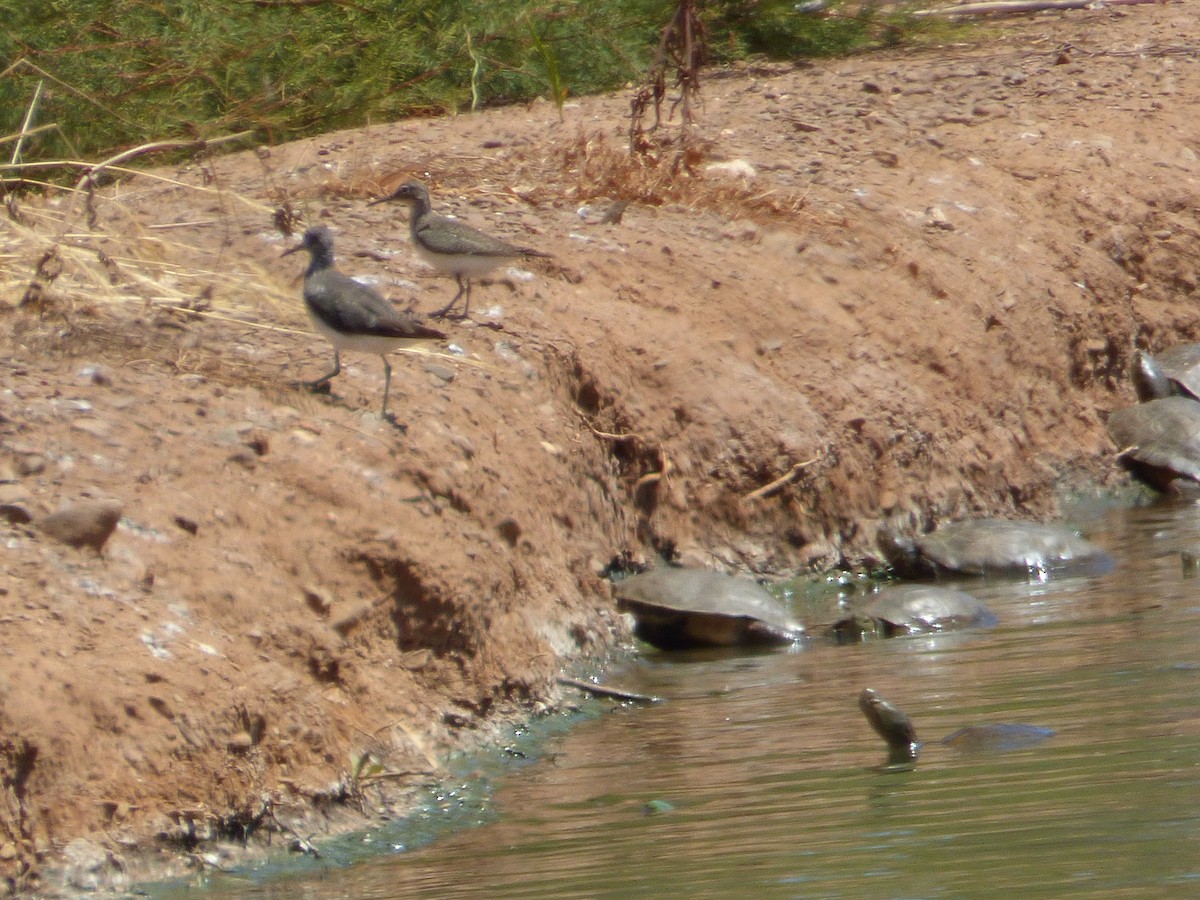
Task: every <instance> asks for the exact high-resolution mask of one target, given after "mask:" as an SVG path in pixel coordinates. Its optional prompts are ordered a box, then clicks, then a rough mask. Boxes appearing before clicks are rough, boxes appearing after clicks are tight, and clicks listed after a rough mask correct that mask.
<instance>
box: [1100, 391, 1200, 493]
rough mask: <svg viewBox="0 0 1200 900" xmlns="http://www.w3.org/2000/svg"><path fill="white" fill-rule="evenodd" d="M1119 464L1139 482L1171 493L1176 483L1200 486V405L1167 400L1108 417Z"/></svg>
mask: <svg viewBox="0 0 1200 900" xmlns="http://www.w3.org/2000/svg"><path fill="white" fill-rule="evenodd" d="M1108 434H1109V437H1111V438H1112V439H1113V443H1114V444H1116V445H1117V448H1118V451H1119V452H1118V453H1117V461H1118V462H1119V463H1120V464H1121V465H1122V466H1124V467H1125V468H1126V469H1128V470H1129V473H1130V474H1131V475H1132V476H1133V477H1134V478H1136V479H1138V481H1141V482H1143V483H1145V484H1148V485H1149V486H1150V487H1152V488H1154V489H1155V490H1159V491H1168V490H1170V489H1171V488H1172V486H1173V485H1172V483H1173V482H1174V481H1175V480H1176V479H1180V478H1184V479H1189V480H1191V481H1195V482H1200V402H1197V401H1195V400H1192V399H1191V398H1190V397H1164V398H1162V399H1161V400H1149V401H1147V402H1145V403H1139V404H1137V405H1136V406H1129V407H1126V408H1125V409H1118V410H1116V411H1115V412H1112V413H1110V414H1109V416H1108Z"/></svg>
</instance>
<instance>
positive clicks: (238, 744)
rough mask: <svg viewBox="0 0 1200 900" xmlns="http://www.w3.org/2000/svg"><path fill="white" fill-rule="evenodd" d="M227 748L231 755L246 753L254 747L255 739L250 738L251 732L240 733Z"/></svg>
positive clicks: (229, 742)
mask: <svg viewBox="0 0 1200 900" xmlns="http://www.w3.org/2000/svg"><path fill="white" fill-rule="evenodd" d="M225 746H226V747H228V748H229V751H230V752H231V753H245V752H246V751H247V750H250V749H251V748H252V747H253V746H254V738H253V737H251V736H250V734H249V732H246V731H239V732H238V733H237V734H235V735H234V736H233V737H231V738H230V739H229V741H228V743H226V745H225Z"/></svg>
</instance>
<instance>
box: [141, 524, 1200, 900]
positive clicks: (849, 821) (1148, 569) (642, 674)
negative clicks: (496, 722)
mask: <svg viewBox="0 0 1200 900" xmlns="http://www.w3.org/2000/svg"><path fill="white" fill-rule="evenodd" d="M1088 532H1089V536H1090V537H1092V538H1093V539H1094V540H1096V541H1097V542H1098V543H1100V544H1101V545H1102V546H1104V547H1106V548H1108V549H1109V550H1110V551H1111V552H1112V553H1113V555H1114V556H1115V557H1116V558H1117V560H1118V566H1117V569H1116V571H1115V572H1113V573H1112V574H1110V575H1107V576H1104V577H1102V578H1098V579H1094V580H1087V579H1075V580H1069V581H1062V582H1051V583H1049V584H1045V585H1026V584H1011V583H1007V584H1006V583H987V584H981V583H979V582H974V583H972V584H971V585H970V587H969V589H970V590H972V592H973V593H975V594H976V596H978V597H979V598H980V599H981V600H983V601H984V602H985V603H987V604H988V605H989V606H990V607H991V608H992V609H993V610H994V611H995V613H996V614H997V616H998V617H999V619H1000V626H999V627H997V628H994V629H990V630H987V631H980V632H970V633H960V634H946V635H937V636H933V637H910V638H897V639H892V640H887V641H875V642H872V643H869V644H865V645H860V646H851V647H833V646H828V647H815V648H812V649H807V650H803V651H799V652H791V653H789V652H779V653H771V654H764V655H755V656H747V657H737V656H728V655H715V656H714V655H708V656H668V655H664V654H658V653H653V652H649V653H647V654H646V655H644V656H641V657H639V658H637V659H636V660H634V661H631V662H630V663H628V664H627V665H626V667H625V668H623V669H622V670H620V671H614V672H611V673H609V674H608V680H609V681H610V682H611V683H614V684H620V685H621V686H622V687H626V688H629V689H631V690H636V691H642V692H646V693H653V694H656V695H659V696H662V697H665V698H667V702H665V703H663V704H661V705H659V706H654V707H648V708H620V707H609V710H610V711H607V712H605V713H603V714H601V715H595V716H592V717H590V718H581V719H579V720H577V721H576V722H574V723H571V724H572V725H573V727H571V728H570V729H569V730H568V729H566V727H565V720H554V721H553V722H550V723H545V725H544V727H545V728H546V729H547V733H548V735H549V736H548V737H545V738H544V739H543V740H541V741H540V743H541V748H542V758H541V759H540V760H539V761H537V762H536V763H533V764H529V765H524V766H520V767H518V768H509V769H507V770H504V769H501V768H494V769H492V770H491V771H485V772H484V774H483V776H482V777H476V778H474V779H472V780H464V781H463V782H462V783H461V784H460V785H458V786H457V787H450V788H447V789H446V791H445V792H444V793H443V795H442V796H440V797H438V798H431V801H430V804H429V805H428V806H427V808H426V809H425V811H424V812H423V813H422V814H421V815H419V816H417V817H416V818H415V819H414V821H413V822H409V823H405V824H398V825H397V826H395V827H394V828H393V829H391V830H385V831H382V832H372V833H371V834H368V835H357V836H355V837H354V838H352V839H346V840H344V841H343V842H341V843H340V844H336V845H331V853H330V856H331V857H333V859H334V860H335V862H339V861H340V862H347V861H349V860H351V859H354V860H356V861H354V862H353V864H348V865H327V864H323V863H321V862H310V861H304V860H300V861H297V860H293V861H289V862H286V863H283V864H279V863H272V864H271V865H269V866H267V867H264V868H262V869H258V870H255V871H249V872H244V873H237V874H234V875H229V876H219V877H218V878H216V879H209V880H208V881H206V882H205V886H206V888H207V889H206V891H205V895H206V896H215V897H241V896H253V897H270V898H275V897H289V898H290V897H296V896H299V897H305V898H340V897H346V898H350V897H353V898H374V897H380V898H382V897H408V896H421V897H521V898H528V897H555V898H559V897H626V896H642V895H651V894H654V895H665V896H675V897H746V896H754V897H821V898H824V897H885V898H892V897H894V898H909V897H972V896H980V897H983V896H988V897H993V896H998V897H1009V896H1022V897H1070V896H1089V897H1090V896H1121V897H1131V896H1180V897H1185V896H1196V895H1200V580H1190V579H1185V578H1184V577H1183V575H1182V572H1181V566H1180V560H1179V551H1180V550H1181V549H1184V548H1196V547H1200V506H1195V505H1191V504H1185V503H1176V504H1169V505H1156V506H1151V507H1143V508H1137V509H1132V510H1115V511H1111V512H1109V513H1108V514H1106V515H1103V516H1100V517H1098V518H1097V519H1096V520H1095V521H1094V522H1090V523H1088ZM964 586H965V583H964ZM868 686H869V687H874V688H876V689H877V690H878V691H879V692H880V693H882V694H883V695H884V696H885V697H887V698H888V699H890V700H892V701H893V702H895V703H896V704H898V705H900V706H901V707H903V708H904V709H905V710H906V711H907V712H908V713H909V714H910V715H911V716H912V717H913V719H914V720H915V722H916V724H917V729H918V732H919V734H920V736H921V738H922V739H923V740H924V741H925V742H926V745H925V749H924V751H923V753H922V755H921V758H920V761H919V762H918V764H917V766H916V767H915V768H914V769H913V770H911V771H899V772H897V771H886V770H881V769H880V768H879V766H880V764H881V763H882V762H883V761H884V755H885V754H884V748H883V745H882V743H881V741H880V740H879V738H878V737H877V736H876V735H875V734H874V733H873V732H872V731H871V730H870V728H869V727H868V726H867V724H866V721H865V720H864V719H863V717H862V716H861V714H860V713H859V712H858V709H857V696H858V693H859V691H860V690H861V689H862V688H863V687H868ZM589 707H590V708H592V709H599V708H603V707H601V706H591V704H589ZM984 722H1025V723H1029V724H1034V725H1041V726H1048V727H1051V728H1054V729H1056V734H1055V735H1054V736H1053V737H1052V738H1050V740H1048V741H1047V742H1045V743H1044V744H1041V745H1039V746H1036V747H1033V748H1027V749H1023V750H1020V751H1016V752H1010V753H1004V754H990V755H989V754H983V755H968V754H963V753H959V752H958V751H956V750H954V749H951V748H949V747H946V746H944V745H941V744H940V743H938V741H937V739H938V738H939V737H941V736H942V735H945V734H947V733H949V732H951V731H953V730H954V729H956V728H958V727H959V726H961V725H966V724H973V723H984ZM555 731H557V732H558V733H557V734H555V733H554V732H555ZM456 792H457V793H456ZM651 801H664V802H665V804H669V808H666V809H665V810H664V811H661V812H657V813H654V814H647V813H646V809H645V808H646V804H647V803H649V802H651ZM475 823H478V824H477V825H476V827H465V828H460V826H463V825H466V824H475ZM448 827H455V828H459V829H460V830H456V831H453V832H450V833H444V832H446V828H448ZM439 834H440V835H441V836H438V835H439ZM434 837H437V839H436V840H433V838H434ZM152 893H154V892H152ZM184 894H187V895H190V894H191V890H190V889H188V888H186V887H180V886H175V887H173V888H171V889H170V890H166V891H164V892H163V893H161V894H160V896H179V895H184Z"/></svg>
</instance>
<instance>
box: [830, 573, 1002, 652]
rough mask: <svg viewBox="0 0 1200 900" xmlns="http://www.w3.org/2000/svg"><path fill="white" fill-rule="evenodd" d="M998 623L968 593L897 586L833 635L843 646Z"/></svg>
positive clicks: (839, 623)
mask: <svg viewBox="0 0 1200 900" xmlns="http://www.w3.org/2000/svg"><path fill="white" fill-rule="evenodd" d="M996 622H997V619H996V616H995V615H994V614H993V613H992V611H991V610H990V609H988V608H987V607H986V606H984V605H983V604H982V603H980V602H979V601H978V600H976V599H975V598H974V597H972V596H971V595H970V594H968V593H967V592H966V591H956V590H952V589H950V588H942V587H936V586H933V585H921V584H896V585H891V586H889V587H885V588H883V590H881V591H880V592H879V593H878V594H876V595H875V596H874V597H872V598H871V599H870V601H869V602H868V603H866V605H864V606H863V607H862V608H861V609H858V610H855V611H853V612H851V613H850V614H849V615H846V616H844V617H843V618H841V619H839V620H838V621H836V622H834V623H833V633H834V635H835V636H836V637H837V639H838V641H839V642H841V643H851V642H855V641H861V640H863V639H864V638H865V637H868V636H879V637H895V636H896V635H903V634H921V633H923V632H929V631H949V630H953V629H957V628H991V627H992V626H993V625H995V624H996Z"/></svg>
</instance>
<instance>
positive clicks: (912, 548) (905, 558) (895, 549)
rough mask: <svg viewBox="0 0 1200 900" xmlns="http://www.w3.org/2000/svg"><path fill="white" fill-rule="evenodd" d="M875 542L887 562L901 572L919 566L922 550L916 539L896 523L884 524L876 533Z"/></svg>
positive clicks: (909, 570)
mask: <svg viewBox="0 0 1200 900" xmlns="http://www.w3.org/2000/svg"><path fill="white" fill-rule="evenodd" d="M875 544H876V546H877V547H879V552H880V553H882V554H883V558H884V559H885V560H887V564H888V565H889V566H891V567H892V568H893V569H896V570H897V571H900V572H911V571H913V570H915V569H917V568H919V566H918V561H919V560H920V556H921V555H920V552H919V551H918V550H917V544H916V541H914V540H913V538H912V537H910V536H909V535H908V534H904V533H902V532H901V531H900V529H899V528H897V527H896V526H895V525H884V526H882V527H881V528H880V529H879V531H878V532H877V533H876V535H875Z"/></svg>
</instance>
